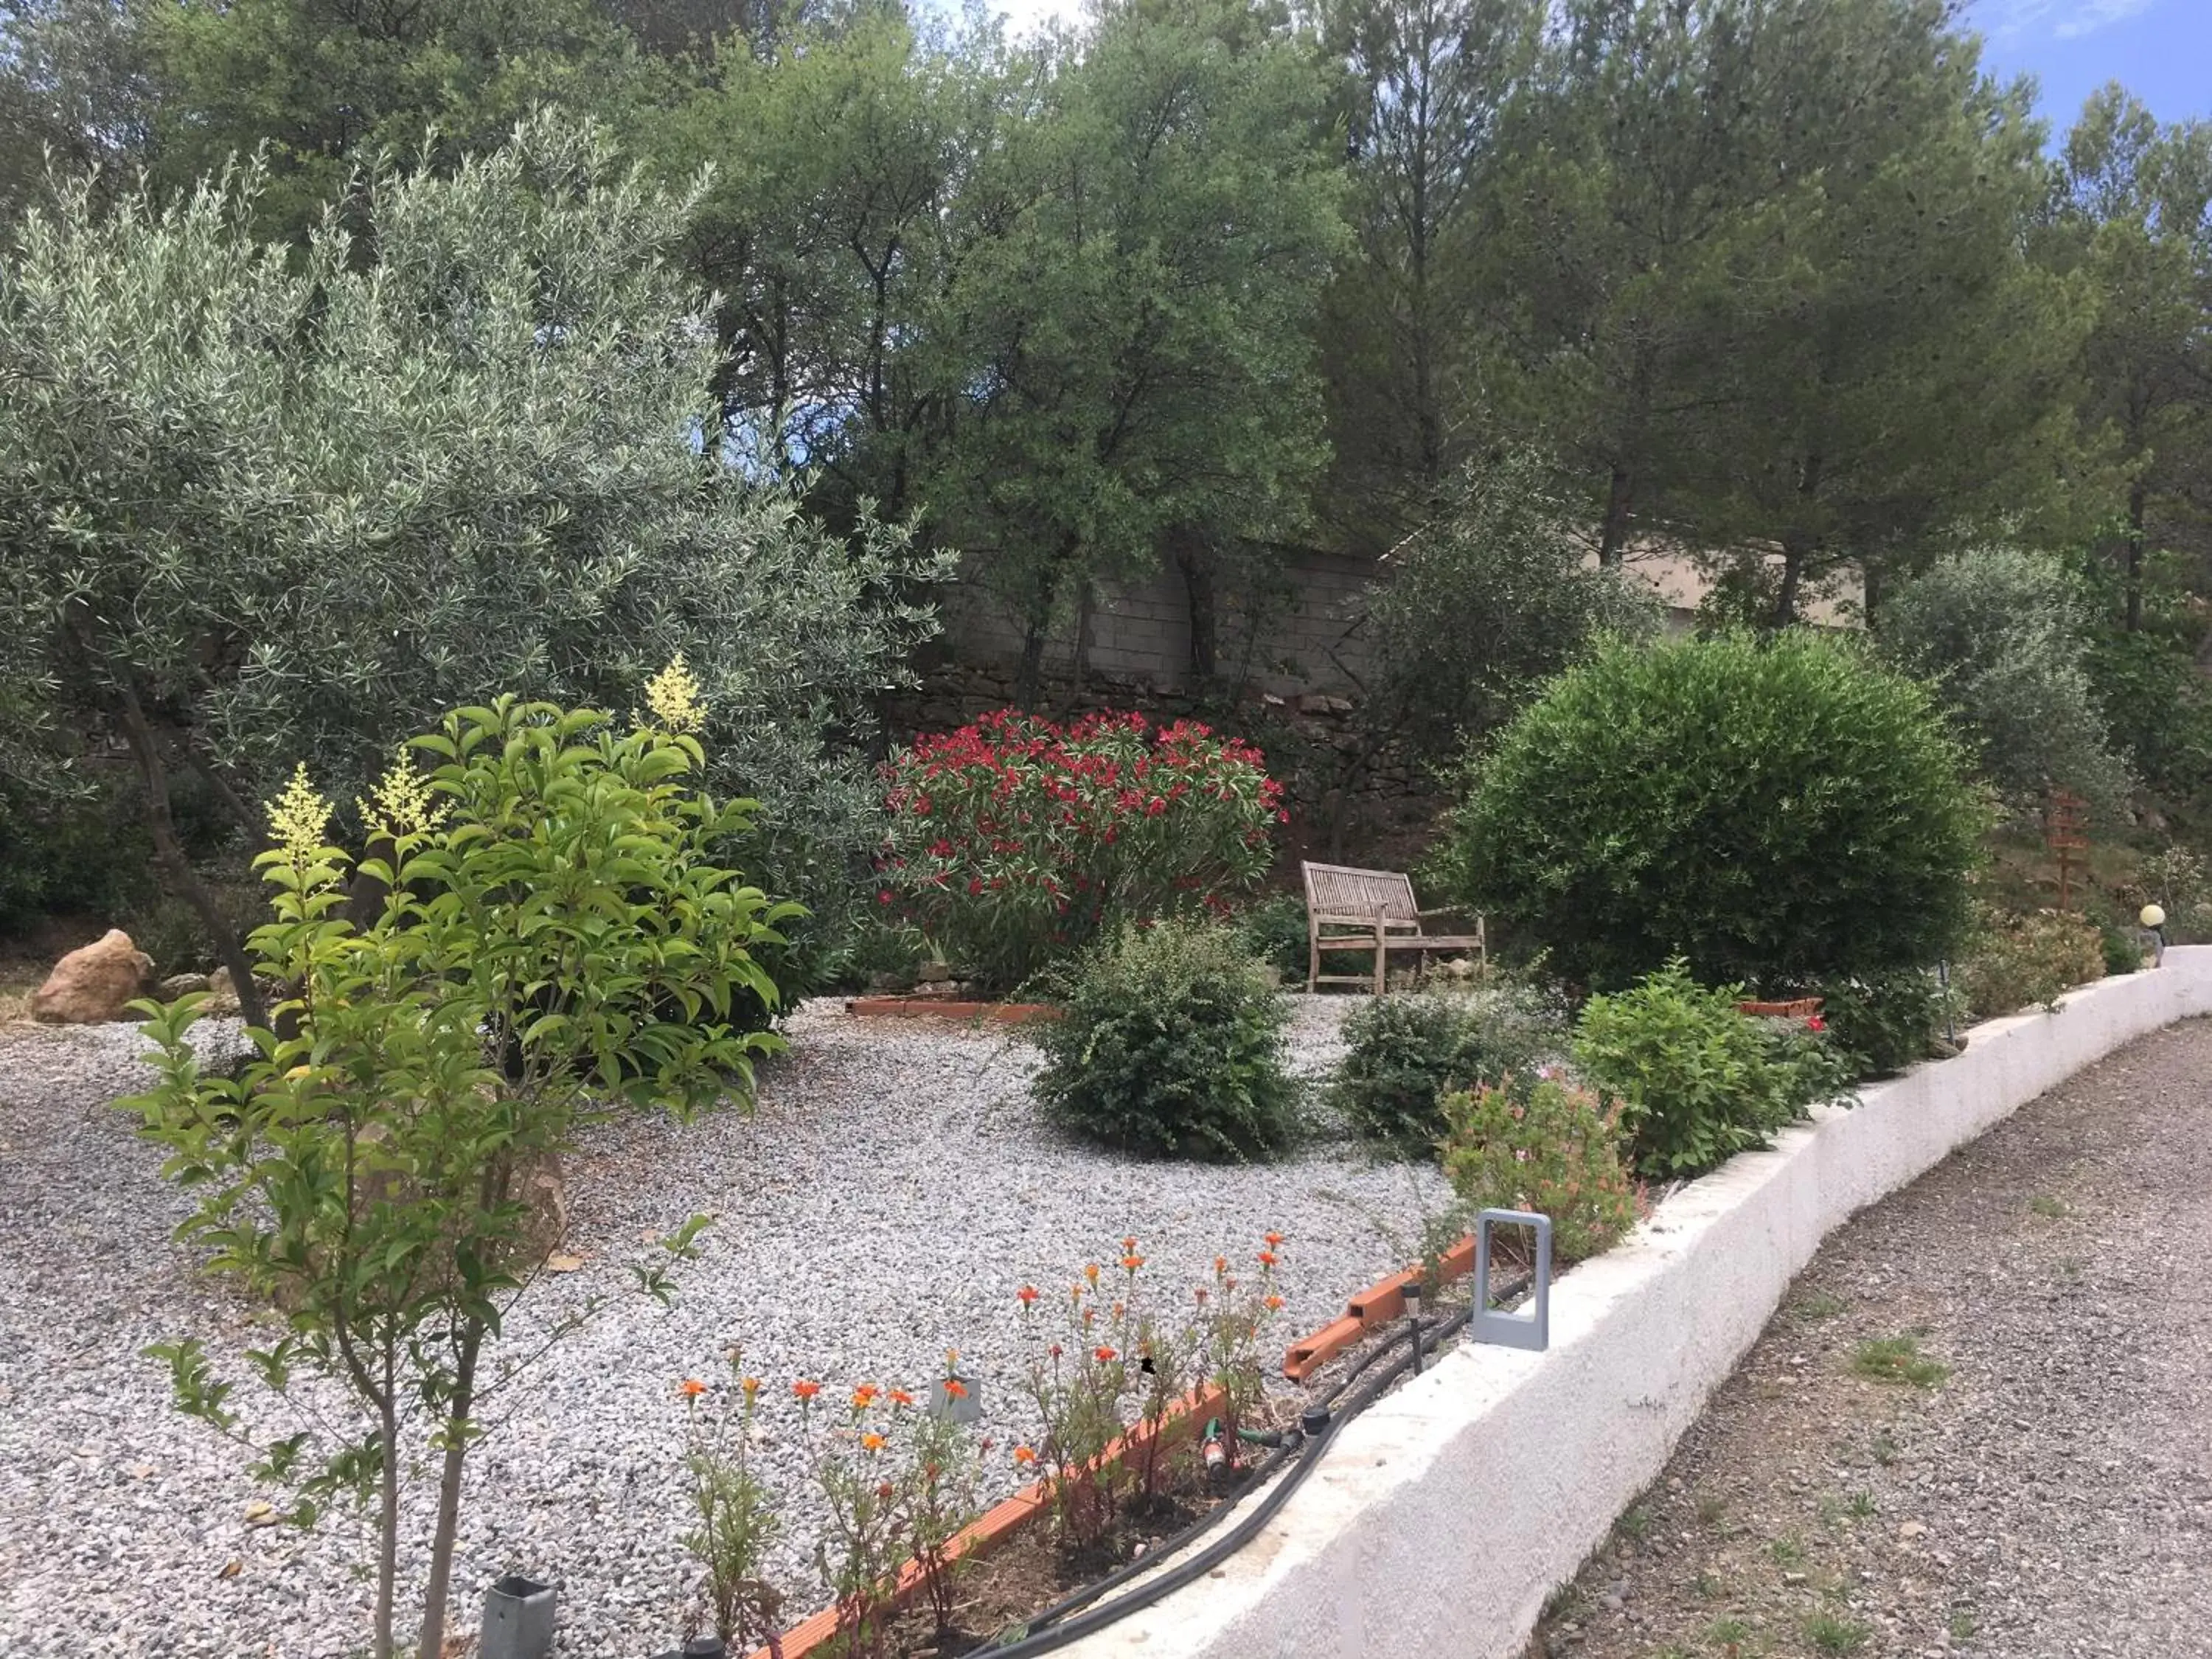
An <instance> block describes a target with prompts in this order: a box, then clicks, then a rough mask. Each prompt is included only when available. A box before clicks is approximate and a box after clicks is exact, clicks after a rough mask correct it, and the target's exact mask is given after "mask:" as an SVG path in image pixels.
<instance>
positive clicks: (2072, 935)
mask: <svg viewBox="0 0 2212 1659" xmlns="http://www.w3.org/2000/svg"><path fill="white" fill-rule="evenodd" d="M2104 976H2105V942H2104V937H2103V935H2102V933H2100V931H2099V929H2098V927H2097V924H2096V923H2094V922H2093V921H2090V920H2089V919H2088V918H2087V917H2086V916H2078V915H2075V914H2073V913H2072V912H2071V911H2069V910H2038V911H2036V912H2035V913H2034V914H2033V915H2009V914H2001V913H1998V912H1995V911H1992V912H1989V913H1987V914H1985V915H1983V917H1982V918H1981V920H1980V925H1979V926H1978V927H1977V928H1976V930H1975V933H1974V936H1973V941H1972V945H1971V946H1970V948H1969V949H1968V951H1967V952H1966V957H1965V958H1964V959H1963V960H1961V961H1960V963H1959V988H1960V990H1961V991H1962V992H1964V993H1965V994H1966V1003H1967V1006H1969V1007H1970V1008H1972V1010H1973V1013H1974V1018H1977V1019H1996V1018H1998V1017H1999V1016H2000V1015H2003V1014H2012V1013H2018V1012H2020V1011H2021V1009H2023V1008H2032V1007H2049V1006H2051V1005H2052V1004H2054V1003H2056V1002H2057V1000H2058V998H2059V995H2060V994H2061V993H2062V992H2065V991H2069V990H2071V989H2073V988H2074V987H2075V986H2077V985H2086V984H2087V983H2089V981H2092V980H2098V979H2102V978H2103V977H2104Z"/></svg>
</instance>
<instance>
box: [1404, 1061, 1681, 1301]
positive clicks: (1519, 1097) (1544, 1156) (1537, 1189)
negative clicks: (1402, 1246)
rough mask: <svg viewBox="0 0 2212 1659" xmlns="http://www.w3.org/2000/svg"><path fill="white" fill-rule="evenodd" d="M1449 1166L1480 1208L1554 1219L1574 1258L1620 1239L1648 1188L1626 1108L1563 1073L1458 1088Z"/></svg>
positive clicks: (1555, 1241)
mask: <svg viewBox="0 0 2212 1659" xmlns="http://www.w3.org/2000/svg"><path fill="white" fill-rule="evenodd" d="M1443 1119H1444V1121H1445V1124H1446V1126H1447V1128H1446V1135H1445V1140H1444V1144H1443V1164H1444V1173H1445V1174H1446V1175H1447V1176H1449V1177H1450V1179H1451V1183H1452V1189H1453V1190H1454V1191H1455V1192H1456V1193H1457V1194H1459V1196H1460V1198H1461V1199H1462V1200H1463V1201H1464V1202H1465V1203H1466V1204H1467V1205H1468V1207H1469V1208H1471V1209H1475V1210H1483V1209H1507V1210H1533V1211H1534V1212H1537V1213H1538V1214H1540V1215H1546V1216H1549V1217H1550V1218H1551V1219H1552V1250H1553V1255H1555V1256H1556V1257H1557V1258H1558V1259H1559V1261H1560V1262H1561V1263H1562V1264H1564V1263H1566V1262H1570V1261H1581V1260H1583V1258H1584V1257H1585V1256H1592V1255H1597V1254H1598V1253H1599V1252H1600V1251H1601V1250H1607V1249H1612V1247H1613V1245H1614V1244H1616V1243H1619V1242H1620V1239H1621V1237H1623V1235H1625V1234H1626V1232H1627V1231H1628V1230H1629V1229H1630V1228H1631V1227H1632V1226H1634V1225H1636V1215H1637V1206H1638V1198H1639V1195H1640V1194H1639V1189H1638V1185H1637V1183H1636V1182H1635V1181H1634V1179H1633V1178H1632V1176H1631V1175H1630V1173H1629V1170H1628V1167H1627V1164H1626V1162H1625V1161H1624V1159H1623V1158H1622V1154H1621V1143H1622V1135H1621V1124H1620V1106H1619V1104H1618V1103H1615V1104H1613V1105H1610V1106H1608V1105H1607V1104H1606V1103H1604V1102H1602V1101H1601V1100H1600V1099H1599V1098H1598V1097H1597V1096H1595V1094H1592V1093H1590V1092H1589V1091H1588V1090H1585V1089H1580V1088H1577V1087H1575V1086H1574V1085H1571V1084H1570V1083H1568V1082H1566V1081H1565V1080H1564V1079H1560V1078H1559V1077H1554V1076H1530V1077H1527V1078H1518V1079H1504V1080H1502V1081H1500V1082H1499V1083H1497V1084H1495V1085H1483V1086H1481V1087H1480V1088H1476V1089H1474V1090H1471V1091H1468V1092H1466V1093H1462V1094H1454V1095H1448V1096H1446V1097H1445V1098H1444V1101H1443Z"/></svg>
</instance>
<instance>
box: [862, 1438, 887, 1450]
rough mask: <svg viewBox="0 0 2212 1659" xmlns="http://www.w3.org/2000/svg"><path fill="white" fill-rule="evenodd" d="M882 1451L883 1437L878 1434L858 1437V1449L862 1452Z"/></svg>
mask: <svg viewBox="0 0 2212 1659" xmlns="http://www.w3.org/2000/svg"><path fill="white" fill-rule="evenodd" d="M860 1449H861V1450H862V1451H881V1450H882V1449H884V1437H883V1436H881V1435H879V1434H864V1435H862V1436H861V1437H860Z"/></svg>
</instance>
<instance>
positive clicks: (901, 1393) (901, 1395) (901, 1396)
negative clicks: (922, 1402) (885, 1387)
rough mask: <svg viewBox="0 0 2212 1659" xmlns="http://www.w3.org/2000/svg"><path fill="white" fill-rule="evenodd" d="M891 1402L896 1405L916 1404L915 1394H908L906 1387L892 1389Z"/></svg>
mask: <svg viewBox="0 0 2212 1659" xmlns="http://www.w3.org/2000/svg"><path fill="white" fill-rule="evenodd" d="M891 1404H892V1405H894V1406H911V1405H912V1404H914V1396H913V1395H910V1394H908V1392H907V1391H906V1390H905V1389H892V1390H891Z"/></svg>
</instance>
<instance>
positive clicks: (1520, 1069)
mask: <svg viewBox="0 0 2212 1659" xmlns="http://www.w3.org/2000/svg"><path fill="white" fill-rule="evenodd" d="M1344 1037H1345V1057H1344V1064H1343V1065H1342V1066H1341V1067H1340V1069H1339V1070H1338V1072H1337V1074H1336V1080H1335V1082H1334V1084H1333V1085H1331V1086H1330V1090H1329V1102H1330V1103H1331V1104H1332V1105H1334V1107H1335V1108H1336V1109H1337V1110H1338V1111H1340V1112H1341V1113H1342V1114H1343V1115H1344V1117H1345V1120H1346V1121H1347V1122H1348V1123H1350V1124H1351V1126H1352V1128H1353V1129H1354V1130H1356V1131H1357V1132H1358V1133H1359V1134H1360V1135H1361V1136H1362V1137H1364V1139H1369V1140H1371V1141H1375V1142H1376V1143H1378V1144H1379V1145H1381V1146H1386V1147H1388V1148H1389V1149H1390V1150H1391V1151H1393V1152H1400V1153H1403V1154H1406V1155H1408V1156H1423V1155H1425V1154H1428V1153H1430V1152H1434V1151H1435V1150H1436V1146H1437V1140H1438V1139H1439V1137H1441V1136H1442V1135H1443V1131H1444V1115H1443V1097H1444V1096H1445V1095H1446V1094H1448V1093H1449V1092H1451V1091H1454V1090H1465V1089H1471V1088H1474V1087H1475V1086H1476V1085H1480V1084H1486V1083H1497V1082H1498V1081H1500V1080H1502V1079H1504V1077H1506V1076H1507V1075H1508V1074H1509V1073H1529V1072H1534V1070H1535V1069H1536V1067H1537V1066H1540V1065H1541V1064H1542V1063H1543V1062H1544V1061H1546V1060H1553V1059H1556V1058H1559V1056H1560V1055H1561V1054H1562V1053H1563V1051H1564V1050H1565V1046H1566V1020H1565V1016H1564V1014H1563V1013H1562V1012H1561V1011H1560V1010H1559V1008H1558V1006H1556V1005H1555V1004H1553V1002H1552V1001H1551V1000H1549V999H1547V998H1546V997H1545V996H1544V995H1543V994H1542V993H1541V992H1539V991H1537V990H1536V989H1535V988H1534V987H1530V986H1526V985H1512V984H1504V985H1491V986H1484V987H1481V988H1480V989H1479V990H1475V991H1472V992H1442V991H1415V992H1401V993H1399V994H1395V995H1391V996H1382V997H1372V998H1370V999H1368V1000H1365V1001H1364V1002H1362V1003H1361V1004H1360V1005H1359V1006H1358V1008H1356V1009H1354V1010H1353V1011H1352V1014H1351V1015H1350V1017H1349V1018H1346V1021H1345V1022H1344Z"/></svg>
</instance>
